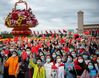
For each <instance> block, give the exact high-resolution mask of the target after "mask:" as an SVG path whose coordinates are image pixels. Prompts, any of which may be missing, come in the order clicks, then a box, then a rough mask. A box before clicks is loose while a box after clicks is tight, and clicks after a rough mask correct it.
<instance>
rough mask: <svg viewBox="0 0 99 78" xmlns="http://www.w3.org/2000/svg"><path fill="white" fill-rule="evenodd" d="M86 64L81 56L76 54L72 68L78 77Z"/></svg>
mask: <svg viewBox="0 0 99 78" xmlns="http://www.w3.org/2000/svg"><path fill="white" fill-rule="evenodd" d="M86 67H87V66H86V64H85V61H84V59H83V58H82V56H78V57H77V60H75V61H74V69H75V75H76V76H77V77H78V78H79V77H80V76H81V75H82V73H83V72H84V70H86Z"/></svg>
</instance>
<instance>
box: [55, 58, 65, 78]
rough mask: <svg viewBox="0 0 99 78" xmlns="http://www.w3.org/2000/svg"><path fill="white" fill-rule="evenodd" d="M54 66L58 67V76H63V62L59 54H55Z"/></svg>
mask: <svg viewBox="0 0 99 78" xmlns="http://www.w3.org/2000/svg"><path fill="white" fill-rule="evenodd" d="M56 62H57V63H56V64H55V66H56V67H57V68H58V70H57V73H58V78H64V63H63V62H62V59H61V57H60V56H57V60H56Z"/></svg>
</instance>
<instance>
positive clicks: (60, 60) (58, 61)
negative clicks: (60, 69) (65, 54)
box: [56, 55, 62, 63]
mask: <svg viewBox="0 0 99 78" xmlns="http://www.w3.org/2000/svg"><path fill="white" fill-rule="evenodd" d="M56 62H57V63H61V62H62V58H61V56H59V55H58V56H57V57H56Z"/></svg>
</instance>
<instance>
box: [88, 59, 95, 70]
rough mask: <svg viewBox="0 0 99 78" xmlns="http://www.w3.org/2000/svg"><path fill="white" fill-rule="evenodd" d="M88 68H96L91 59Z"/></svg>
mask: <svg viewBox="0 0 99 78" xmlns="http://www.w3.org/2000/svg"><path fill="white" fill-rule="evenodd" d="M87 68H88V70H93V69H95V66H94V63H92V61H90V62H89V63H88V65H87Z"/></svg>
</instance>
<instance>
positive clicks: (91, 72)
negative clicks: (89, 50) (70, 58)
mask: <svg viewBox="0 0 99 78" xmlns="http://www.w3.org/2000/svg"><path fill="white" fill-rule="evenodd" d="M87 69H88V72H89V76H90V78H96V77H97V70H96V68H95V66H94V64H93V63H92V62H89V63H88V66H87Z"/></svg>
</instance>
